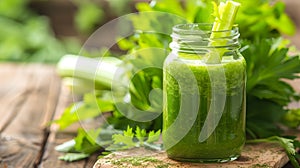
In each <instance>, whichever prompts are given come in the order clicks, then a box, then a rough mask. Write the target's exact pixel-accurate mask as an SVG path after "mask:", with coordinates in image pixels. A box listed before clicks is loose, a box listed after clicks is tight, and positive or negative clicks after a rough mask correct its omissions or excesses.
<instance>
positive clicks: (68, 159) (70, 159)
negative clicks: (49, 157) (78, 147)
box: [59, 153, 90, 162]
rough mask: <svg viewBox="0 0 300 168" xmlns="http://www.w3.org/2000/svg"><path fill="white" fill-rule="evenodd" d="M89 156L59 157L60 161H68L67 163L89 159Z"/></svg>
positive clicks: (73, 154) (77, 154)
mask: <svg viewBox="0 0 300 168" xmlns="http://www.w3.org/2000/svg"><path fill="white" fill-rule="evenodd" d="M89 156H90V155H88V154H84V153H68V154H66V155H64V156H60V157H59V159H60V160H64V161H68V162H73V161H76V160H81V159H85V158H87V157H89Z"/></svg>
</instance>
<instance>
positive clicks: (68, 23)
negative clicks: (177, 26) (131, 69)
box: [0, 0, 300, 63]
mask: <svg viewBox="0 0 300 168" xmlns="http://www.w3.org/2000/svg"><path fill="white" fill-rule="evenodd" d="M141 1H143V2H148V1H149V0H84V1H81V0H1V1H0V61H1V62H3V61H10V62H43V63H56V62H57V61H58V60H59V59H60V58H61V57H62V56H63V55H64V54H66V53H71V54H78V52H79V50H80V49H81V45H82V43H83V42H84V41H85V40H86V39H87V37H88V36H89V35H91V34H92V33H93V31H95V30H96V29H97V28H99V27H100V26H101V25H102V24H105V23H107V22H108V21H110V20H112V19H114V18H116V17H118V16H121V15H124V14H126V13H131V12H135V11H136V9H135V7H134V4H135V3H137V2H141ZM285 2H286V4H287V9H286V10H287V13H288V14H289V15H290V16H291V18H292V19H293V20H294V22H295V24H296V25H297V27H298V31H297V34H295V35H294V36H292V37H288V38H290V39H291V40H292V42H293V43H294V44H295V45H296V46H297V47H298V48H300V42H299V39H300V38H299V37H300V33H299V32H300V31H299V27H300V17H299V16H300V11H299V10H297V9H299V7H300V1H296V0H285Z"/></svg>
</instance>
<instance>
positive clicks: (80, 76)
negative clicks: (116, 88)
mask: <svg viewBox="0 0 300 168" xmlns="http://www.w3.org/2000/svg"><path fill="white" fill-rule="evenodd" d="M121 63H122V61H121V60H120V59H118V58H115V57H102V58H100V59H94V58H87V57H82V56H76V55H65V56H63V57H62V58H61V59H60V61H59V63H58V64H57V72H58V74H59V75H60V76H61V77H63V78H66V77H69V79H70V78H73V79H75V81H73V82H76V85H77V84H78V82H79V81H80V83H95V88H96V89H111V85H112V81H113V78H114V76H115V73H116V72H117V70H118V68H119V66H120V64H121ZM67 79H68V78H67ZM68 83H69V85H70V81H68ZM74 85H75V83H74ZM82 86H83V87H85V86H87V85H86V84H84V85H82ZM90 89H92V88H90Z"/></svg>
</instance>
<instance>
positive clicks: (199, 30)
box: [173, 23, 238, 35]
mask: <svg viewBox="0 0 300 168" xmlns="http://www.w3.org/2000/svg"><path fill="white" fill-rule="evenodd" d="M212 27H213V23H188V24H178V25H175V26H174V27H173V32H174V33H180V34H198V35H199V34H209V33H214V32H217V33H227V32H228V33H232V32H238V25H233V27H232V29H231V30H220V31H212Z"/></svg>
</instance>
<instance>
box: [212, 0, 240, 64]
mask: <svg viewBox="0 0 300 168" xmlns="http://www.w3.org/2000/svg"><path fill="white" fill-rule="evenodd" d="M240 5H241V4H240V3H238V2H234V1H226V3H223V2H221V3H220V5H219V7H217V5H216V4H215V9H214V10H215V15H216V19H215V22H214V24H213V28H212V33H211V36H210V38H211V39H214V38H219V37H221V36H224V34H223V33H216V32H217V31H224V30H231V29H232V27H233V24H234V21H235V18H236V14H237V12H238V9H239V7H240ZM228 33H230V32H228ZM226 42H227V40H217V41H212V42H211V43H210V46H224V45H226ZM224 52H225V50H224V49H216V52H212V53H210V55H209V57H208V60H207V63H211V64H212V63H214V64H215V63H221V60H222V56H223V54H224Z"/></svg>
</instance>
